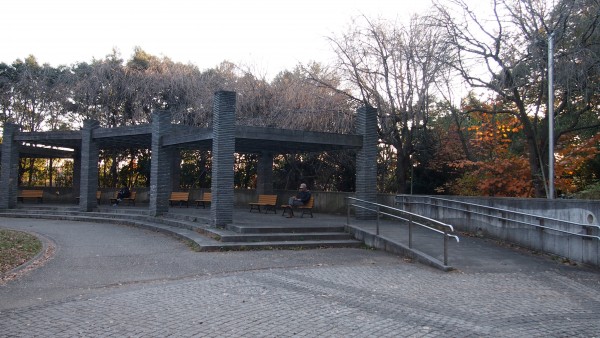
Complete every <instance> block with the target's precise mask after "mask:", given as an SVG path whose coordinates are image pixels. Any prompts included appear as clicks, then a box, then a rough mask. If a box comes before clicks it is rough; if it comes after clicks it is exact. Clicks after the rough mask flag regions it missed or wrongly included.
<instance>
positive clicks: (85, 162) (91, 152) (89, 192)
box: [79, 120, 100, 211]
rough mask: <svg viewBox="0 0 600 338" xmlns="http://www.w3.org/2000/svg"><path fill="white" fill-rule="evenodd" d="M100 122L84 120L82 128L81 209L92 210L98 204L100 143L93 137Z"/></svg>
mask: <svg viewBox="0 0 600 338" xmlns="http://www.w3.org/2000/svg"><path fill="white" fill-rule="evenodd" d="M99 126H100V123H99V122H98V121H95V120H85V121H83V129H81V183H80V185H79V193H80V194H79V196H80V198H79V209H80V210H81V211H92V210H94V209H95V208H96V207H97V206H98V201H97V200H96V191H97V190H98V155H99V149H98V144H97V143H96V142H95V141H94V139H93V132H94V129H97V128H98V127H99Z"/></svg>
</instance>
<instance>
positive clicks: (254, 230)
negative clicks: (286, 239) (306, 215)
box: [227, 224, 345, 234]
mask: <svg viewBox="0 0 600 338" xmlns="http://www.w3.org/2000/svg"><path fill="white" fill-rule="evenodd" d="M227 229H228V230H231V231H234V232H237V233H240V234H260V233H273V232H279V233H283V232H287V233H307V232H315V233H316V232H343V231H345V228H344V226H343V225H339V226H338V225H314V226H310V225H302V226H290V225H256V226H248V225H236V224H230V225H227Z"/></svg>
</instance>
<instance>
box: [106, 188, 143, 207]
mask: <svg viewBox="0 0 600 338" xmlns="http://www.w3.org/2000/svg"><path fill="white" fill-rule="evenodd" d="M118 195H119V192H118V191H116V192H115V195H114V197H113V198H111V199H110V204H116V203H117V196H118ZM136 195H137V193H136V192H135V191H132V192H131V193H130V195H129V197H123V198H122V199H121V200H122V201H124V202H128V203H129V204H130V205H131V204H133V205H135V198H136ZM99 200H100V199H98V201H99Z"/></svg>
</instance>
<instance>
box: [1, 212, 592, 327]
mask: <svg viewBox="0 0 600 338" xmlns="http://www.w3.org/2000/svg"><path fill="white" fill-rule="evenodd" d="M174 211H175V210H174ZM175 212H184V211H183V209H182V210H177V211H175ZM185 212H187V211H185ZM190 212H191V210H190ZM241 215H242V216H243V215H246V214H241ZM248 217H252V218H254V217H258V219H260V218H261V217H262V218H264V219H265V220H266V221H270V222H288V221H293V222H311V221H314V220H316V219H319V220H320V221H325V220H330V221H332V222H333V221H336V222H340V221H345V218H344V217H336V216H331V215H322V214H317V215H316V217H315V219H312V220H311V219H310V218H309V219H306V218H305V219H299V218H294V219H285V218H282V217H281V216H280V215H264V214H261V215H257V214H253V215H252V216H249V215H248ZM236 219H238V218H236ZM247 219H250V218H247ZM363 226H364V227H365V228H366V227H370V226H374V225H372V224H364V225H363ZM0 227H8V228H13V229H20V230H25V231H29V232H33V233H36V234H38V235H41V236H43V237H44V238H45V239H46V241H47V242H48V243H51V244H52V245H53V246H54V247H55V250H54V254H53V257H52V258H51V259H49V260H48V261H47V262H45V264H43V265H42V266H40V267H38V268H36V269H32V270H31V271H29V272H27V273H23V274H22V275H21V276H20V277H19V278H18V279H16V280H13V281H9V282H8V283H6V284H5V285H2V286H0V337H12V336H18V337H22V336H58V337H60V336H68V337H72V336H144V337H148V336H156V337H164V336H169V335H172V336H178V337H179V336H215V337H216V336H218V337H223V336H225V337H227V336H236V337H237V336H250V337H254V336H269V337H282V336H283V337H285V336H309V337H314V336H333V337H373V336H377V337H379V336H383V337H385V336H389V337H392V336H393V337H404V336H412V337H422V336H427V337H431V336H444V337H448V336H453V337H466V336H476V337H486V336H489V337H499V336H500V337H523V336H534V337H535V336H537V337H542V336H543V337H548V336H554V337H565V336H569V337H571V336H580V337H598V336H600V272H599V271H597V270H589V269H586V268H583V267H579V266H570V265H565V264H561V263H559V262H556V261H554V260H551V259H549V258H547V257H545V256H539V255H532V254H530V253H528V252H525V251H517V250H515V249H514V248H508V247H505V246H502V245H498V244H496V243H495V242H493V241H486V240H482V239H479V238H471V237H464V236H463V237H461V243H459V244H458V245H456V244H453V245H452V247H451V248H450V264H451V265H453V266H455V267H456V268H457V270H456V271H453V272H441V271H439V270H436V269H433V268H430V267H428V266H424V265H421V264H418V263H414V262H411V261H410V260H406V259H404V258H402V257H398V256H395V255H391V254H388V253H385V252H382V251H377V250H368V249H319V250H273V251H244V252H219V253H214V252H205V253H198V252H193V251H191V250H189V248H188V247H187V246H186V245H185V244H184V243H182V242H180V241H178V240H176V239H174V238H172V237H169V236H165V235H162V234H159V233H156V232H152V231H148V230H142V229H138V228H134V227H127V226H118V225H108V224H98V223H87V222H68V221H48V220H34V219H9V218H0ZM390 230H391V229H390ZM397 234H398V236H401V235H402V234H401V233H400V232H397ZM424 244H425V246H427V245H426V244H427V243H424ZM433 254H435V253H433Z"/></svg>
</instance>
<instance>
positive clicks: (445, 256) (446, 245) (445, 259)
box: [444, 228, 448, 266]
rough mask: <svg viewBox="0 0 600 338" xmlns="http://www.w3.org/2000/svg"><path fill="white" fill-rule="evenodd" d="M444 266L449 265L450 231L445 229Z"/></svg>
mask: <svg viewBox="0 0 600 338" xmlns="http://www.w3.org/2000/svg"><path fill="white" fill-rule="evenodd" d="M444 265H446V266H447V265H448V230H446V228H444Z"/></svg>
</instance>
